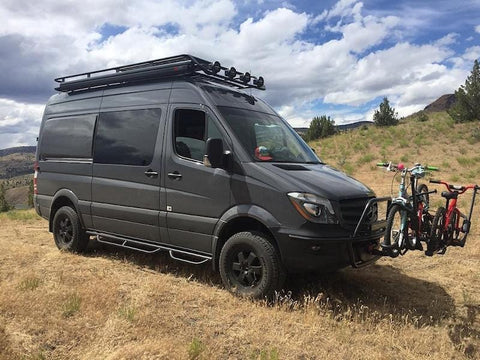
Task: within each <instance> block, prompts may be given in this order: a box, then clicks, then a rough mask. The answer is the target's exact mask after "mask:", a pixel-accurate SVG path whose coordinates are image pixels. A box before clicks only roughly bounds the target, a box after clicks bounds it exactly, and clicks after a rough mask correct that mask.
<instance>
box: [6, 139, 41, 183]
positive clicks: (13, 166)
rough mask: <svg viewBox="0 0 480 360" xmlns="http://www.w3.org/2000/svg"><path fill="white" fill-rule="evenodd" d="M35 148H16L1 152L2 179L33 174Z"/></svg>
mask: <svg viewBox="0 0 480 360" xmlns="http://www.w3.org/2000/svg"><path fill="white" fill-rule="evenodd" d="M35 149H36V147H35V146H16V147H12V148H8V149H2V150H0V179H11V178H14V177H17V176H21V175H29V174H32V173H33V163H34V162H35Z"/></svg>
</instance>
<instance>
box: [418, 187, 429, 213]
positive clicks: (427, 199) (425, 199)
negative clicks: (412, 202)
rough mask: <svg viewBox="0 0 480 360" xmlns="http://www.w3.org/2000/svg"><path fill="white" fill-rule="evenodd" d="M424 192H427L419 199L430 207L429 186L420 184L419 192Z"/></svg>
mask: <svg viewBox="0 0 480 360" xmlns="http://www.w3.org/2000/svg"><path fill="white" fill-rule="evenodd" d="M422 193H425V194H424V195H421V196H419V197H418V201H421V202H422V203H423V207H424V208H427V209H428V207H429V206H430V196H429V194H428V186H427V185H426V184H420V185H418V186H417V194H422Z"/></svg>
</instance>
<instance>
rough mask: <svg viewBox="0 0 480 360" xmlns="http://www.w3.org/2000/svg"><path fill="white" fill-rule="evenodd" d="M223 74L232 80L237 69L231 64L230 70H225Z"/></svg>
mask: <svg viewBox="0 0 480 360" xmlns="http://www.w3.org/2000/svg"><path fill="white" fill-rule="evenodd" d="M225 76H227V77H228V78H229V79H230V80H233V78H234V77H235V76H237V70H236V69H235V68H234V67H233V66H232V67H231V68H230V70H225Z"/></svg>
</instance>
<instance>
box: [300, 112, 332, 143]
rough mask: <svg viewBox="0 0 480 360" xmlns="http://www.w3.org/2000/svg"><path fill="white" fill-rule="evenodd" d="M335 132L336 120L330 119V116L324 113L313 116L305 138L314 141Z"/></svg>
mask: <svg viewBox="0 0 480 360" xmlns="http://www.w3.org/2000/svg"><path fill="white" fill-rule="evenodd" d="M333 134H335V121H334V120H332V119H330V116H326V115H322V116H320V117H318V116H315V117H314V118H313V120H312V122H311V123H310V127H309V128H308V130H307V133H306V135H305V138H306V140H307V141H312V140H316V139H320V138H325V137H327V136H330V135H333Z"/></svg>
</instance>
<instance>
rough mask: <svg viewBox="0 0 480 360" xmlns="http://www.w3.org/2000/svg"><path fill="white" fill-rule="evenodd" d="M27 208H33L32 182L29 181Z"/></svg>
mask: <svg viewBox="0 0 480 360" xmlns="http://www.w3.org/2000/svg"><path fill="white" fill-rule="evenodd" d="M28 207H31V208H33V180H30V185H29V186H28Z"/></svg>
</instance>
